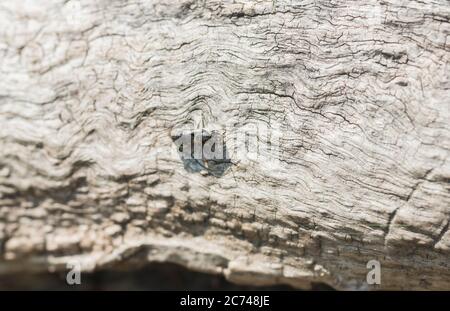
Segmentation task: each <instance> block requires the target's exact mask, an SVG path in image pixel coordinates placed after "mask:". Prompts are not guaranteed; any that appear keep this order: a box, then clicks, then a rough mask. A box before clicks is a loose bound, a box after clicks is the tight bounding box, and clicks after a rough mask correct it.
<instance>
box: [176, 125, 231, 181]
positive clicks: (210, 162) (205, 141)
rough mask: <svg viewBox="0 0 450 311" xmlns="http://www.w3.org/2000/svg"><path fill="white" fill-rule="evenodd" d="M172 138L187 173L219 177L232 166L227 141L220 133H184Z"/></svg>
mask: <svg viewBox="0 0 450 311" xmlns="http://www.w3.org/2000/svg"><path fill="white" fill-rule="evenodd" d="M171 138H172V140H173V142H174V143H175V145H176V146H177V148H178V152H179V154H180V157H181V159H182V161H183V164H184V168H185V169H186V170H187V171H190V172H200V173H202V174H204V175H213V176H216V177H219V176H222V175H223V174H224V173H225V171H226V170H227V168H228V167H229V166H231V160H230V159H229V157H228V153H227V150H226V145H225V141H224V139H223V136H222V135H221V134H220V133H219V132H218V131H211V132H210V131H207V130H205V129H201V130H194V131H184V132H181V133H180V132H179V133H175V134H173V135H171Z"/></svg>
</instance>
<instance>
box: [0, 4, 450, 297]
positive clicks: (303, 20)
mask: <svg viewBox="0 0 450 311" xmlns="http://www.w3.org/2000/svg"><path fill="white" fill-rule="evenodd" d="M449 63H450V3H449V1H448V0H437V1H431V0H425V1H402V0H386V1H375V0H368V1H356V0H355V1H350V0H337V1H329V0H323V1H322V0H319V1H308V0H305V1H286V0H279V1H278V0H277V1H275V0H274V1H246V0H236V1H193V0H191V1H178V0H172V1H167V0H154V1H143V0H142V1H140V0H137V1H125V0H114V1H112V0H102V1H89V0H83V1H81V2H78V1H75V0H70V1H66V0H65V1H56V0H40V1H8V0H2V1H0V77H1V79H0V124H1V127H0V241H1V260H0V273H1V274H5V273H25V272H28V271H31V270H41V271H42V270H46V269H51V270H64V269H66V263H68V262H71V261H74V260H76V261H78V262H80V263H81V265H82V267H83V269H84V270H86V271H91V270H95V269H101V268H114V267H115V266H116V265H124V266H128V267H135V266H137V265H142V264H145V263H148V262H154V261H161V262H174V263H179V264H181V265H184V266H186V267H188V268H190V269H194V270H199V271H204V272H207V273H217V274H224V275H225V276H226V277H227V278H228V279H230V280H231V281H234V282H240V283H251V284H275V283H284V284H291V285H293V286H296V287H299V288H308V287H309V286H310V285H311V284H312V283H315V282H317V283H326V284H329V285H331V286H333V287H335V288H338V289H364V288H372V286H369V285H367V283H366V274H367V272H368V269H367V267H366V264H367V262H368V261H369V260H373V259H374V260H378V261H379V262H380V263H381V273H382V274H381V284H380V285H379V286H378V287H377V288H382V289H450V269H449V268H450V260H449V255H450V231H449V230H448V229H449V217H450V194H449V192H450V191H449V190H450V183H449V181H450V162H449V155H450V139H449V137H450V125H449V124H450V122H449V121H450V116H449V105H450V78H449V75H450V66H449ZM186 126H190V128H191V129H192V130H198V129H206V130H208V131H210V130H213V129H214V128H219V129H222V132H220V133H221V134H220V135H222V137H223V138H224V139H225V143H226V144H227V148H228V149H230V147H229V146H230V144H231V145H232V144H233V143H232V142H230V137H232V136H233V135H234V134H238V133H240V132H242V131H247V128H250V127H254V128H256V131H257V132H256V136H257V138H258V141H257V143H258V146H259V149H258V152H257V156H256V157H253V158H252V157H250V158H246V157H242V156H241V155H239V156H236V155H233V153H232V152H230V161H229V162H227V163H222V164H223V165H222V164H221V165H222V166H220V167H218V166H213V167H214V168H219V169H217V170H215V171H212V170H211V169H210V167H211V166H208V167H209V168H208V169H206V170H205V169H204V168H202V167H201V166H196V165H197V164H199V163H200V162H201V161H200V162H198V163H197V162H195V161H194V162H192V163H191V162H186V161H185V160H183V159H182V158H181V157H180V154H179V152H177V146H176V144H175V142H174V139H175V138H176V137H175V138H174V136H173V134H171V133H172V131H173V130H174V129H178V128H185V127H186ZM224 128H225V129H226V130H225V131H223V129H224ZM261 129H265V132H264V131H261ZM262 132H264V133H268V136H267V137H269V138H267V137H263V136H261V135H262V134H261V133H262ZM275 137H277V138H276V143H272V140H273V139H275ZM269 141H270V143H269ZM274 147H275V148H274ZM230 150H231V149H230Z"/></svg>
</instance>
